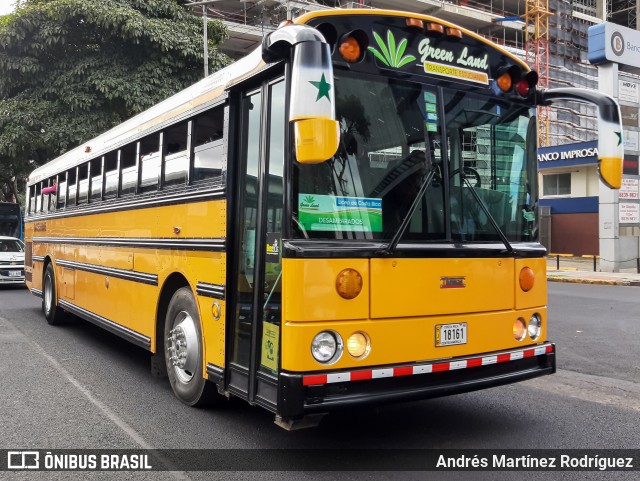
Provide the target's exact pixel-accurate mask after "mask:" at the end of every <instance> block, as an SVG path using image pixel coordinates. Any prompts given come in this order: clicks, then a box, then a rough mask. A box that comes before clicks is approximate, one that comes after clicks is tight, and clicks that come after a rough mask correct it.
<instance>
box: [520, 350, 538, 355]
mask: <svg viewBox="0 0 640 481" xmlns="http://www.w3.org/2000/svg"><path fill="white" fill-rule="evenodd" d="M535 355H536V350H535V349H527V350H526V351H524V352H523V353H522V357H533V356H535Z"/></svg>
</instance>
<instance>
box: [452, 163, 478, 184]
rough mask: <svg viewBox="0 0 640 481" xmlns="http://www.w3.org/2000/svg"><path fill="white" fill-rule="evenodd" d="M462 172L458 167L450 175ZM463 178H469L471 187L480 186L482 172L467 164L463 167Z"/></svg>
mask: <svg viewBox="0 0 640 481" xmlns="http://www.w3.org/2000/svg"><path fill="white" fill-rule="evenodd" d="M459 173H460V169H456V170H454V171H453V172H450V173H449V177H453V176H454V175H458V174H459ZM462 178H463V179H467V180H468V181H469V184H471V187H476V188H479V187H480V184H481V182H482V180H481V178H480V174H479V173H478V171H477V170H476V169H474V168H473V167H469V166H465V167H463V168H462Z"/></svg>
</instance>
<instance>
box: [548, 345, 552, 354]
mask: <svg viewBox="0 0 640 481" xmlns="http://www.w3.org/2000/svg"><path fill="white" fill-rule="evenodd" d="M550 352H553V345H549V346H547V353H550Z"/></svg>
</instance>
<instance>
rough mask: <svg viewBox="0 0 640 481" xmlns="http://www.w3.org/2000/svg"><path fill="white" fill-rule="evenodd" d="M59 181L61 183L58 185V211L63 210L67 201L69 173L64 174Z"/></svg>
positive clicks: (59, 177)
mask: <svg viewBox="0 0 640 481" xmlns="http://www.w3.org/2000/svg"><path fill="white" fill-rule="evenodd" d="M58 179H59V182H60V184H59V185H58V209H62V208H63V207H65V205H66V201H67V173H66V172H62V173H61V174H60V175H59V176H58Z"/></svg>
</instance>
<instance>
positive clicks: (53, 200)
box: [48, 177, 58, 210]
mask: <svg viewBox="0 0 640 481" xmlns="http://www.w3.org/2000/svg"><path fill="white" fill-rule="evenodd" d="M49 186H50V187H54V186H55V190H53V191H52V192H51V193H50V194H49V201H48V204H49V210H56V207H57V205H58V184H57V182H56V178H55V177H51V179H49Z"/></svg>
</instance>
